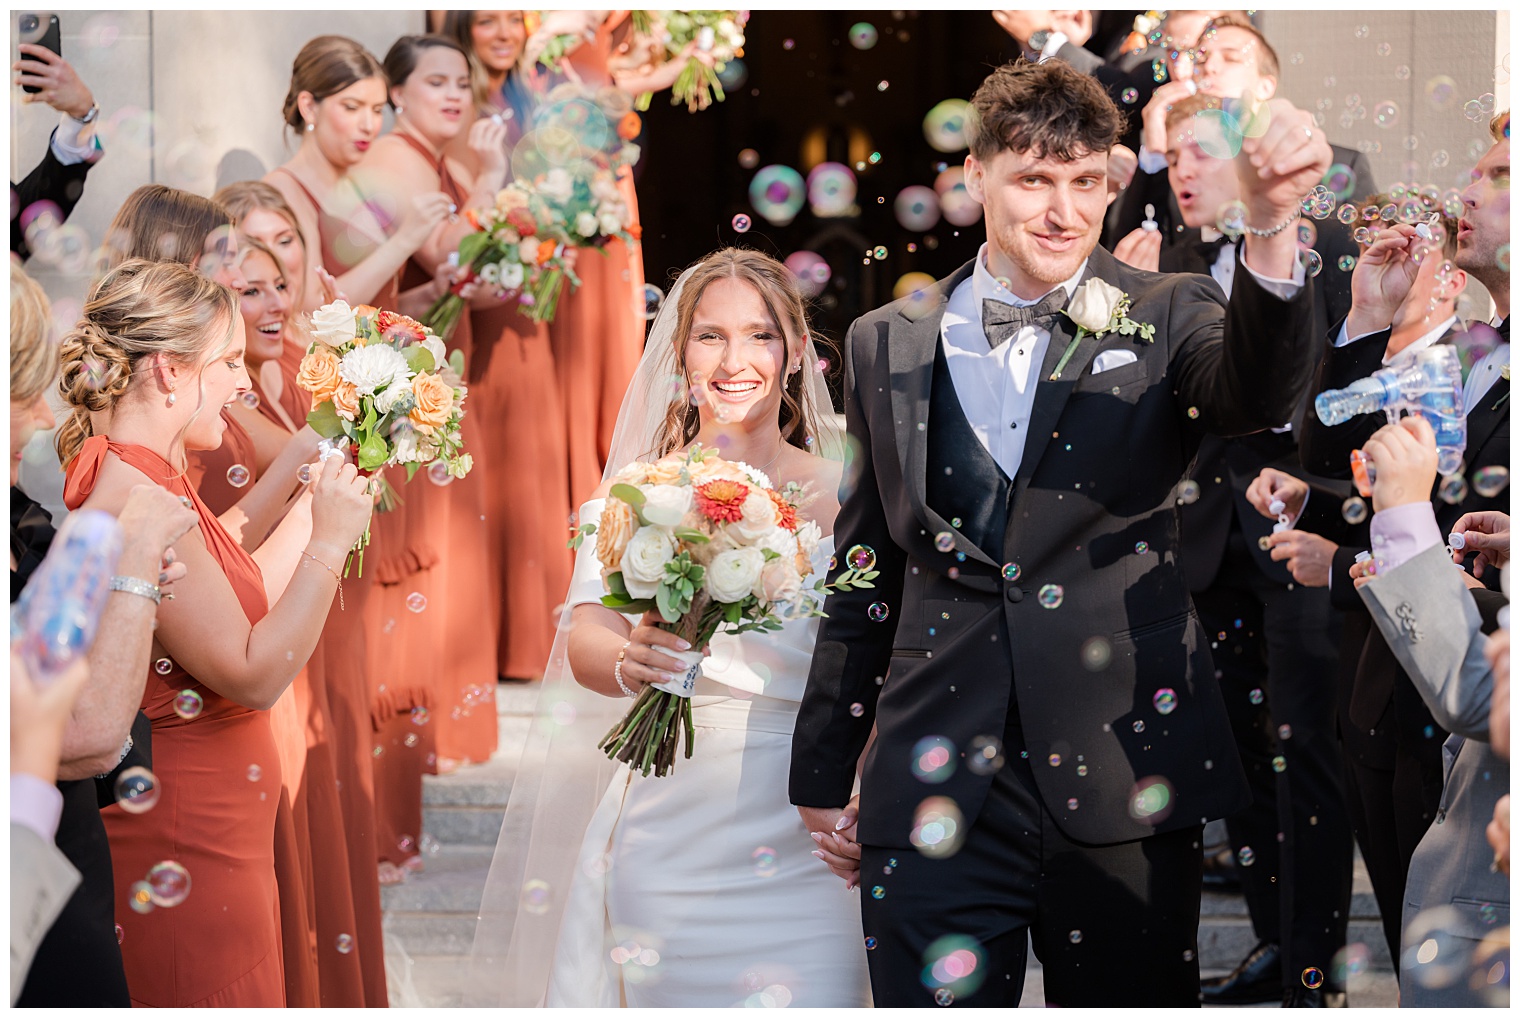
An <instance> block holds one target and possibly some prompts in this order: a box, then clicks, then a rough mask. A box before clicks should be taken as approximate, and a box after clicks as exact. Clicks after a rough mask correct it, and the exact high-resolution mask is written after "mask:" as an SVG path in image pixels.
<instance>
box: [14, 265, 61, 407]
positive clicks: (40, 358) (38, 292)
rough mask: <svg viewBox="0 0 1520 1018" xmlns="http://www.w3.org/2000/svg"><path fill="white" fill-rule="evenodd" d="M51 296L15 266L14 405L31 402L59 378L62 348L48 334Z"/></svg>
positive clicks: (50, 324)
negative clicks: (59, 354)
mask: <svg viewBox="0 0 1520 1018" xmlns="http://www.w3.org/2000/svg"><path fill="white" fill-rule="evenodd" d="M51 318H52V310H51V308H50V307H49V306H48V299H47V294H45V293H43V292H42V287H41V286H39V285H38V284H37V281H36V280H35V279H33V278H32V277H31V276H28V275H27V274H26V273H25V272H24V271H23V270H22V268H21V266H19V265H17V264H15V263H14V262H12V263H11V402H12V403H31V402H32V401H34V400H35V399H36V398H37V397H38V396H41V395H42V394H43V392H44V391H46V390H47V387H48V386H49V385H51V384H52V383H53V379H55V378H57V377H58V345H57V344H56V343H53V342H52V341H51V340H50V339H49V337H48V332H49V330H50V329H51V328H52V321H51Z"/></svg>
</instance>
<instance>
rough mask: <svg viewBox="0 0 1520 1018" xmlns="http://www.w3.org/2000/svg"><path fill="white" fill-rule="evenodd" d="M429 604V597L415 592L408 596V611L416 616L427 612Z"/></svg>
mask: <svg viewBox="0 0 1520 1018" xmlns="http://www.w3.org/2000/svg"><path fill="white" fill-rule="evenodd" d="M427 604H428V602H427V597H426V596H424V595H423V594H419V593H418V592H417V591H415V590H414V591H412V592H411V593H410V594H408V595H406V610H407V611H409V612H411V613H412V614H414V615H417V614H420V613H422V612H424V611H427Z"/></svg>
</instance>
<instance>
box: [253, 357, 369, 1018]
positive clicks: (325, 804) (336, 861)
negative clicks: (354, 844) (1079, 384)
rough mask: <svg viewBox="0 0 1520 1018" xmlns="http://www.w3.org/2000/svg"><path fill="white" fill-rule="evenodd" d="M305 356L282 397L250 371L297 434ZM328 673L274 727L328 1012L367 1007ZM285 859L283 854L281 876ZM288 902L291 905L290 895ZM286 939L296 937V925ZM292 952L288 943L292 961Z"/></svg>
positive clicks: (284, 379) (302, 416) (307, 671)
mask: <svg viewBox="0 0 1520 1018" xmlns="http://www.w3.org/2000/svg"><path fill="white" fill-rule="evenodd" d="M304 354H305V349H304V347H302V345H301V344H300V343H299V342H296V341H294V340H291V339H290V338H288V337H287V339H286V341H285V349H284V351H283V352H282V353H281V356H280V359H279V360H278V361H277V362H276V364H277V366H278V369H279V372H280V376H281V384H280V389H279V392H278V394H277V395H272V394H271V393H270V391H269V390H267V389H266V388H265V387H264V385H263V384H262V381H261V376H260V374H259V373H258V372H250V378H251V379H252V381H253V391H254V392H255V393H257V394H258V397H259V405H258V412H259V413H260V414H261V415H262V416H263V417H264V418H265V419H266V420H268V421H270V422H272V423H273V424H276V425H278V426H279V427H281V428H284V429H285V430H287V431H290V432H292V433H294V432H295V431H298V430H300V428H301V427H302V426H303V425H304V424H305V423H306V414H307V412H308V411H309V410H310V408H311V396H310V394H309V393H307V392H305V391H304V390H302V389H301V388H300V387H299V386H297V385H296V373H297V372H298V371H299V370H300V363H301V358H302V356H304ZM325 638H326V637H325V635H324V639H325ZM322 653H323V650H322V643H321V642H320V641H319V642H318V644H317V648H316V650H314V651H313V652H312V658H313V660H316V659H318V658H320V657H321V655H322ZM321 671H322V670H321V667H320V666H319V665H318V666H315V667H314V666H313V665H312V664H311V663H310V662H308V664H307V667H305V668H303V669H302V670H301V672H300V674H298V675H297V676H296V677H295V680H294V681H293V682H291V684H290V688H288V689H287V690H285V693H284V695H282V696H281V697H280V700H279V702H278V703H276V704H275V706H274V708H273V709H272V710H271V711H270V722H271V724H272V726H273V729H274V736H275V744H276V746H277V747H278V748H279V750H280V764H281V768H280V769H281V773H282V775H283V776H284V781H285V792H286V794H287V795H288V796H289V799H290V806H291V814H292V822H293V824H294V835H295V837H294V843H295V846H296V848H297V855H296V858H295V862H296V863H297V864H299V866H300V868H301V871H302V874H303V876H304V878H305V885H306V892H307V893H306V897H305V899H304V900H303V901H302V902H301V908H302V912H303V915H304V916H305V917H306V932H307V935H308V941H309V947H308V948H307V950H306V951H305V952H303V953H305V954H306V955H308V956H310V957H311V959H312V964H313V966H314V972H315V977H316V990H317V1003H319V1004H320V1005H321V1006H322V1007H363V1006H364V974H363V969H362V968H361V966H360V958H361V954H360V952H358V951H352V950H350V951H347V952H344V951H341V950H339V949H338V943H339V938H341V937H342V936H343V935H344V934H347V935H348V936H349V937H350V938H352V937H353V936H354V930H356V929H357V928H358V925H357V922H356V919H355V912H354V889H353V886H352V885H351V883H350V879H349V873H350V870H351V866H350V860H349V855H348V841H347V831H346V830H345V818H344V811H343V798H342V796H341V795H340V793H339V792H338V769H337V746H336V744H335V739H334V730H333V729H334V726H333V720H332V711H331V708H330V707H329V705H328V698H327V689H326V684H325V683H324V682H322V681H321V680H320V675H321ZM366 861H367V860H366ZM279 862H280V858H279V856H278V855H277V856H276V863H277V867H276V868H277V871H278V870H280V867H279V866H278V863H279ZM281 901H282V905H283V902H284V897H283V896H282V898H281ZM282 914H283V913H282ZM286 936H287V938H288V937H289V924H288V923H287V924H286ZM290 954H291V950H290V946H289V945H288V944H287V947H286V955H287V958H288V957H289V955H290ZM287 968H288V965H287ZM313 1006H315V1005H313Z"/></svg>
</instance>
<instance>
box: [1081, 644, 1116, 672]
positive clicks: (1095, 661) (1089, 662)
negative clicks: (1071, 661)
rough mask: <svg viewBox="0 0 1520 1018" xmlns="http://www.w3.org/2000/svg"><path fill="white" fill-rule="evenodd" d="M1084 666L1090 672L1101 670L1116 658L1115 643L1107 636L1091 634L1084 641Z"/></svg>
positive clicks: (1082, 653) (1082, 655) (1082, 654)
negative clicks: (1109, 640) (1110, 641)
mask: <svg viewBox="0 0 1520 1018" xmlns="http://www.w3.org/2000/svg"><path fill="white" fill-rule="evenodd" d="M1081 657H1082V667H1083V668H1086V669H1087V670H1088V671H1090V672H1101V671H1102V670H1103V669H1105V668H1107V667H1108V665H1109V662H1110V661H1112V660H1113V658H1114V647H1113V644H1111V643H1109V642H1108V639H1107V637H1103V636H1090V637H1088V638H1087V639H1086V640H1084V641H1083V643H1082V652H1081Z"/></svg>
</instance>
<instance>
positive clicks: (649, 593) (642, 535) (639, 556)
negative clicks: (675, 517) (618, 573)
mask: <svg viewBox="0 0 1520 1018" xmlns="http://www.w3.org/2000/svg"><path fill="white" fill-rule="evenodd" d="M675 557H676V542H675V538H673V537H671V536H670V533H669V532H668V531H666V530H665V529H664V528H662V527H640V528H639V529H638V530H637V531H636V532H635V533H634V535H633V536H632V537H631V538H629V539H628V547H626V548H624V549H623V561H622V572H623V584H624V585H625V586H626V587H627V588H628V593H629V594H631V595H633V596H634V597H641V598H642V597H654V595H655V593H656V592H657V591H658V590H659V588H660V580H662V579H663V578H664V576H665V563H667V562H669V561H670V560H671V559H673V558H675Z"/></svg>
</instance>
